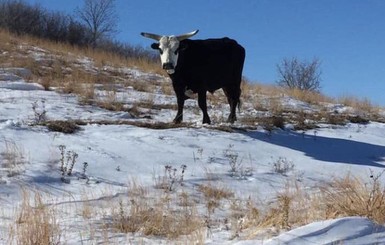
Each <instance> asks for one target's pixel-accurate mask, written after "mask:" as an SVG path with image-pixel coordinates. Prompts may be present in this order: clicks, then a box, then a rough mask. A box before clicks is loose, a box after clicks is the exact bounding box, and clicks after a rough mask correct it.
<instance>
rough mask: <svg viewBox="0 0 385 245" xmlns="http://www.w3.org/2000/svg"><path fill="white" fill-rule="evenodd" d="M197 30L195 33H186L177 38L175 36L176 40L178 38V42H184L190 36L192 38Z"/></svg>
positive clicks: (196, 31)
mask: <svg viewBox="0 0 385 245" xmlns="http://www.w3.org/2000/svg"><path fill="white" fill-rule="evenodd" d="M198 31H199V30H195V31H192V32H189V33H186V34H182V35H179V36H176V38H178V40H179V41H182V40H185V39H187V38H190V37H192V36H194V35H195V34H197V33H198Z"/></svg>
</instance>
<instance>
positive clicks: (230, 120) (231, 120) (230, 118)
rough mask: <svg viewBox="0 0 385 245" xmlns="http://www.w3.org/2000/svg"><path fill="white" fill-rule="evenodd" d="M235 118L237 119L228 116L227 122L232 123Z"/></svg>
mask: <svg viewBox="0 0 385 245" xmlns="http://www.w3.org/2000/svg"><path fill="white" fill-rule="evenodd" d="M236 120H237V119H236V118H233V117H229V118H228V119H227V122H228V123H231V124H233V123H234V122H235V121H236Z"/></svg>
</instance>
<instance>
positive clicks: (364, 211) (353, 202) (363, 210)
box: [320, 172, 385, 224]
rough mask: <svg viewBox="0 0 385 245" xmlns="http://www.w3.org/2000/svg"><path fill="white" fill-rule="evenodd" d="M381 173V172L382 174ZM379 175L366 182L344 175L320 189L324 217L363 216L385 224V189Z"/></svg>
mask: <svg viewBox="0 0 385 245" xmlns="http://www.w3.org/2000/svg"><path fill="white" fill-rule="evenodd" d="M382 173H383V172H382ZM382 173H381V174H379V175H377V176H373V175H371V177H370V179H369V180H368V181H365V180H363V179H362V178H358V177H354V176H351V175H350V174H348V175H346V176H345V177H343V178H337V179H335V180H333V181H332V182H331V183H329V184H327V185H325V186H322V187H321V196H320V197H321V198H322V200H323V205H324V206H325V207H324V208H325V217H326V218H336V217H344V216H363V217H368V218H369V219H371V220H374V221H375V222H377V223H379V224H383V223H384V222H385V187H384V186H383V185H382V184H381V182H380V177H381V175H382Z"/></svg>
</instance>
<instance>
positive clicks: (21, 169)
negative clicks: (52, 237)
mask: <svg viewBox="0 0 385 245" xmlns="http://www.w3.org/2000/svg"><path fill="white" fill-rule="evenodd" d="M87 64H89V63H87ZM106 69H107V68H106ZM20 72H22V73H28V70H23V69H16V68H15V69H3V70H1V69H0V163H1V164H0V203H1V210H0V215H1V217H2V220H3V222H0V235H1V237H0V243H3V244H6V243H7V242H9V240H8V238H9V233H10V226H12V225H14V224H15V207H16V206H18V204H19V203H20V202H21V200H22V192H21V190H20V188H28V189H29V188H30V189H34V190H38V191H39V192H42V193H45V194H47V195H48V197H47V200H46V203H48V205H53V206H58V207H60V209H59V210H60V211H58V212H59V214H58V216H59V217H58V219H59V220H60V221H59V223H60V224H61V225H62V226H63V227H64V232H63V237H62V238H63V242H64V243H65V244H81V243H83V244H94V243H98V242H97V241H98V239H99V241H100V239H102V238H100V237H99V238H98V236H95V235H93V232H94V231H93V232H92V231H90V229H89V227H90V226H91V224H94V225H95V224H98V222H100V220H103V219H105V217H106V216H108V215H107V213H108V212H109V211H108V207H106V206H105V204H103V202H104V201H105V200H106V199H111V200H113V202H115V203H119V200H120V199H121V198H123V197H125V196H126V195H127V194H126V193H127V187H128V186H129V185H130V184H129V183H130V182H131V181H133V180H135V181H137V182H139V183H140V184H141V185H143V186H144V187H146V188H149V189H156V188H155V187H154V186H155V183H154V182H156V179H157V178H158V176H163V175H165V176H166V175H167V173H165V171H166V170H165V166H171V167H172V168H175V169H176V170H175V175H176V176H177V177H178V184H175V185H174V187H173V192H175V193H177V192H186V193H190V195H191V196H193V197H195V198H194V202H195V204H196V206H197V209H198V212H199V213H201V216H202V217H205V215H206V213H205V212H206V209H205V205H206V203H205V202H204V200H202V197H201V196H199V195H198V194H197V188H198V187H199V186H200V185H206V184H211V185H220V186H225V187H226V188H228V189H229V190H231V192H233V193H234V198H233V199H234V200H241V201H244V200H250V199H251V200H253V202H255V203H258V204H260V203H264V204H265V208H266V209H267V208H268V206H269V204H271V203H272V202H274V201H275V200H274V199H275V197H276V194H277V193H279V192H281V191H282V190H285V188H287V183H288V182H290V181H293V180H294V181H296V182H297V183H299V184H300V185H301V186H302V187H303V190H304V191H306V192H309V193H311V192H314V191H317V187H318V186H319V185H320V184H322V183H326V182H328V181H330V180H331V179H332V178H338V177H342V176H344V175H346V174H347V173H352V174H354V175H355V176H359V177H362V178H364V179H365V178H369V175H378V174H380V173H381V172H382V171H383V169H384V165H385V124H382V123H375V122H372V123H369V124H366V125H360V124H347V125H345V126H331V125H325V124H323V125H319V126H320V128H317V129H314V130H310V131H303V132H302V131H293V130H291V128H292V127H291V126H290V125H287V127H286V128H285V129H275V130H273V131H272V132H271V131H266V130H264V129H263V128H261V127H256V128H255V130H244V129H242V125H241V124H240V123H237V124H236V125H235V127H234V128H232V130H231V131H232V132H226V131H222V130H218V129H217V128H219V126H221V127H225V128H229V129H230V125H227V124H222V123H221V122H220V121H217V123H216V124H215V125H213V126H205V125H201V124H200V120H201V116H200V113H199V112H198V113H194V108H196V101H194V100H189V101H188V103H187V105H186V107H187V108H188V109H187V110H186V117H185V121H187V122H189V127H180V128H172V129H162V130H157V129H151V128H144V127H136V126H133V125H129V124H130V123H122V122H124V121H125V122H133V121H143V122H150V123H156V122H157V121H162V122H171V120H172V118H173V116H174V113H175V111H174V110H173V109H160V110H154V111H155V112H154V111H151V112H146V113H149V115H151V117H141V118H139V117H133V116H131V115H129V113H127V112H122V111H108V110H105V109H101V108H99V107H96V106H92V105H81V104H79V103H78V97H77V96H76V95H72V94H63V93H59V92H56V91H54V90H52V91H46V90H44V88H43V87H42V86H41V85H39V84H36V83H27V82H26V81H25V80H24V79H23V78H22V74H20ZM127 72H130V74H131V75H132V76H133V79H135V78H136V79H139V78H140V79H146V78H147V79H148V78H149V77H150V79H160V80H165V81H163V82H167V80H166V79H165V78H163V77H161V76H158V75H151V74H144V73H141V72H139V71H135V70H129V71H127ZM97 93H98V95H99V96H103V94H104V91H103V90H102V89H99V90H98V92H97ZM116 96H117V97H119V98H121V99H122V100H123V101H124V102H125V104H126V105H130V104H132V103H134V102H136V101H140V100H148V97H150V98H151V99H152V100H153V101H155V104H157V103H158V104H162V103H163V104H169V103H175V99H174V98H173V96H167V95H164V94H162V93H160V92H159V93H155V94H150V93H146V92H138V91H135V90H134V89H133V88H131V87H121V88H120V89H119V90H118V91H117V94H116ZM285 101H286V102H287V103H288V104H287V106H290V107H291V108H295V106H296V102H295V100H293V99H290V100H288V99H287V98H286V97H285V98H284V99H283V100H282V103H283V104H284V105H285V103H286V102H285ZM298 106H299V107H304V106H306V105H305V104H304V103H303V102H298ZM309 108H310V109H309V110H312V109H311V106H309ZM226 110H227V107H225V106H223V107H222V106H213V107H212V108H211V111H210V114H212V115H213V114H214V115H220V116H218V117H216V118H217V120H220V119H221V118H225V115H226V113H227V111H226ZM245 111H247V109H246V110H245ZM43 114H44V115H43ZM256 114H257V113H256ZM42 115H43V116H44V120H81V121H84V122H85V125H82V126H81V130H80V131H78V132H76V133H74V134H63V133H59V132H52V131H50V130H48V129H47V127H45V126H44V125H43V124H41V125H39V124H37V121H38V120H40V119H39V118H38V117H39V116H42ZM242 116H245V115H244V114H241V115H240V118H242ZM149 118H151V119H149ZM42 120H43V119H42ZM98 121H111V122H113V123H111V125H109V124H106V123H104V124H103V123H98ZM118 121H119V123H114V122H118ZM87 122H93V123H88V124H87ZM73 153H76V154H77V157H76V163H75V165H74V169H73V173H72V175H71V176H65V177H64V179H63V176H62V171H60V165H61V164H62V162H63V160H61V159H62V154H67V155H71V154H73ZM67 155H65V156H64V157H66V156H67ZM10 157H11V158H12V159H16V160H15V161H14V162H13V163H12V164H10V163H9V161H10V160H9V159H10ZM84 163H87V167H86V170H84V166H85V165H84ZM277 163H282V164H286V165H287V167H288V168H287V169H286V171H285V172H284V173H280V172H279V171H277V169H276V168H277V166H276V164H277ZM183 165H185V166H186V169H185V172H184V173H183V176H182V170H181V166H183ZM180 177H183V180H180ZM170 178H172V177H170ZM158 191H159V190H158ZM161 192H162V191H161ZM88 199H89V200H91V201H89V200H88ZM234 200H233V202H235V201H234ZM87 202H90V203H91V204H90V205H92V206H94V208H95V209H97V210H100V211H98V212H96V214H95V217H93V218H91V219H84V218H81V217H80V215H79V214H78V212H77V211H70V210H73V209H74V210H78V208H79V206H80V205H84V203H87ZM231 202H232V201H228V202H224V203H222V204H221V205H220V207H219V208H218V210H217V211H216V212H214V214H213V217H211V220H212V221H213V224H210V228H209V231H207V234H206V233H204V235H203V237H204V240H203V241H204V242H206V243H208V244H231V243H237V244H335V243H339V242H341V243H342V244H382V243H384V244H385V228H384V227H383V226H380V225H377V224H374V223H373V222H372V221H370V220H368V219H366V218H360V217H347V218H340V219H335V220H327V221H319V222H314V223H311V224H308V225H305V226H303V227H298V228H296V229H293V230H290V231H287V232H283V231H281V232H282V234H279V235H278V234H277V233H274V235H273V236H276V237H273V238H271V236H272V235H267V233H266V234H265V235H259V236H256V237H249V236H246V233H247V231H243V230H242V232H240V234H237V236H234V229H233V228H232V227H230V228H229V227H228V226H229V224H228V223H227V222H226V221H225V220H226V217H227V216H226V215H229V214H228V213H229V212H230V211H229V210H230V209H231ZM66 205H68V206H66ZM107 205H108V204H107ZM127 205H128V204H127ZM206 221H207V220H206ZM214 221H215V222H214ZM248 229H251V228H250V227H249V228H248ZM110 232H111V233H109V235H108V236H110V240H109V241H111V242H112V243H122V244H124V243H154V244H158V243H163V244H165V243H170V242H172V241H169V240H167V239H166V240H165V238H162V237H143V236H141V235H140V232H139V233H138V234H128V235H116V234H117V233H115V232H112V231H110ZM118 234H119V233H118ZM277 235H278V236H277ZM234 237H235V238H234ZM231 238H234V239H232V240H230V239H231ZM246 238H248V239H251V240H245V241H244V239H246ZM186 239H190V238H186ZM177 241H179V242H181V241H180V240H177ZM182 241H183V240H182ZM185 242H186V240H185ZM188 242H190V243H195V242H194V241H193V240H188ZM201 242H202V241H201Z"/></svg>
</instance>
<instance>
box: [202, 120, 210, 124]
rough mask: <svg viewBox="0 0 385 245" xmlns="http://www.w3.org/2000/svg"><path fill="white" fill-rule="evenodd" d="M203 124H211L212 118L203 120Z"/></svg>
mask: <svg viewBox="0 0 385 245" xmlns="http://www.w3.org/2000/svg"><path fill="white" fill-rule="evenodd" d="M202 124H209V125H210V124H211V121H210V119H208V120H207V119H206V120H203V122H202Z"/></svg>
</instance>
